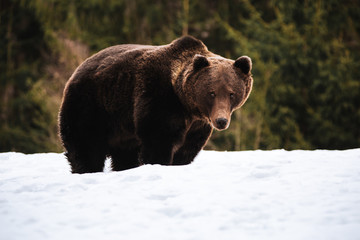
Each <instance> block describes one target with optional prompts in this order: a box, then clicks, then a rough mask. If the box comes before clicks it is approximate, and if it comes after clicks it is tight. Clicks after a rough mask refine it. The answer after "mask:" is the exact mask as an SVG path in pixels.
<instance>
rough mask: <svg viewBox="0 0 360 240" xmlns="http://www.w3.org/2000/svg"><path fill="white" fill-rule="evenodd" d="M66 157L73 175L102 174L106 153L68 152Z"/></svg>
mask: <svg viewBox="0 0 360 240" xmlns="http://www.w3.org/2000/svg"><path fill="white" fill-rule="evenodd" d="M65 155H66V157H67V159H68V161H69V163H70V166H71V172H72V173H94V172H102V171H103V169H104V162H105V158H106V153H105V152H94V151H88V152H81V153H79V152H74V151H68V152H66V153H65Z"/></svg>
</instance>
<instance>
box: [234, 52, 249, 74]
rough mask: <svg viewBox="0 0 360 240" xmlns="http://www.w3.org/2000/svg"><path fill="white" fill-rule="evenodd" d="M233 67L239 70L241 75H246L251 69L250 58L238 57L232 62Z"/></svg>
mask: <svg viewBox="0 0 360 240" xmlns="http://www.w3.org/2000/svg"><path fill="white" fill-rule="evenodd" d="M234 66H235V67H237V68H240V70H241V71H242V72H243V73H245V74H248V73H249V72H250V71H251V68H252V62H251V58H249V57H248V56H242V57H239V58H238V59H236V61H235V62H234Z"/></svg>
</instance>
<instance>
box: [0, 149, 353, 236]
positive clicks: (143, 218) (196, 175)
mask: <svg viewBox="0 0 360 240" xmlns="http://www.w3.org/2000/svg"><path fill="white" fill-rule="evenodd" d="M0 239H6V240H12V239H30V240H31V239H36V240H37V239H61V240H63V239H105V240H106V239H127V240H132V239H174V240H176V239H179V240H187V239H194V240H195V239H196V240H199V239H207V240H208V239H216V240H218V239H259V240H260V239H261V240H263V239H267V240H268V239H276V240H278V239H295V240H296V239H317V240H321V239H324V240H325V239H326V240H331V239H347V240H352V239H354V240H355V239H360V149H352V150H345V151H328V150H316V151H300V150H297V151H284V150H273V151H243V152H214V151H202V152H201V153H200V154H199V156H198V157H197V158H196V159H195V161H194V162H193V163H192V164H190V165H187V166H160V165H145V166H141V167H139V168H135V169H131V170H127V171H122V172H112V171H110V170H109V161H107V167H106V171H105V172H104V173H94V174H83V175H79V174H70V170H69V166H68V164H67V162H66V159H65V157H64V155H63V154H55V153H44V154H30V155H25V154H21V153H0Z"/></svg>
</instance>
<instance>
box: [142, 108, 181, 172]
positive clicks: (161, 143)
mask: <svg viewBox="0 0 360 240" xmlns="http://www.w3.org/2000/svg"><path fill="white" fill-rule="evenodd" d="M152 113H154V112H152ZM167 113H168V114H167V115H166V116H162V115H160V114H159V115H156V116H155V115H153V114H149V115H147V116H146V117H143V118H141V119H138V121H137V122H136V131H137V132H136V134H137V136H138V138H139V140H140V144H141V147H140V160H141V161H142V162H143V163H144V164H162V165H171V164H172V162H173V155H174V147H175V146H177V145H179V144H180V143H181V142H182V141H183V137H184V132H185V124H184V122H185V121H184V118H183V117H182V116H178V114H174V115H172V114H170V113H169V112H167Z"/></svg>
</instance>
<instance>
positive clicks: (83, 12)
mask: <svg viewBox="0 0 360 240" xmlns="http://www.w3.org/2000/svg"><path fill="white" fill-rule="evenodd" d="M359 5H360V4H359V3H358V2H357V1H340V0H330V1H320V0H317V1H305V2H303V1H286V0H274V1H270V0H260V1H253V0H236V1H233V0H224V1H211V0H205V1H200V0H193V1H190V0H175V1H165V0H155V1H147V0H108V1H100V0H77V1H75V0H61V1H60V0H26V1H25V0H3V1H1V2H0V35H1V36H5V37H3V38H1V39H0V49H1V50H0V151H10V150H13V151H22V152H43V151H61V147H60V144H59V141H58V138H57V126H56V125H57V123H56V117H57V111H58V107H59V104H60V101H61V93H62V90H63V87H64V84H65V82H66V80H67V78H68V77H69V76H70V74H71V72H72V71H73V70H74V69H75V68H76V66H77V65H78V64H79V63H80V62H81V61H82V60H83V59H84V58H85V57H87V56H88V55H89V51H90V52H96V51H98V50H100V49H103V48H105V47H108V46H110V45H115V44H121V43H141V44H166V43H169V42H170V41H172V40H173V39H175V38H176V37H179V36H181V35H182V34H191V35H193V36H195V37H198V38H200V39H202V40H203V41H204V42H205V44H206V45H207V46H208V48H209V49H210V50H211V51H213V52H215V53H218V54H220V55H222V56H225V57H227V58H232V59H236V58H237V57H239V56H241V55H248V56H250V57H251V58H252V60H253V65H254V66H253V71H252V73H253V76H254V80H255V82H254V87H253V92H252V94H251V95H250V98H249V100H248V101H247V103H246V104H245V105H244V107H243V108H242V109H241V110H238V111H237V112H235V113H234V114H233V117H232V122H231V125H230V128H229V129H228V130H227V131H223V132H215V133H214V135H213V137H212V138H211V140H210V141H209V144H208V145H207V148H208V149H209V148H210V149H217V150H245V149H274V148H285V149H297V148H303V149H315V148H328V149H345V148H354V147H360V128H359V123H360V51H359V50H360V41H359V40H360V39H359V32H360V6H359Z"/></svg>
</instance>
